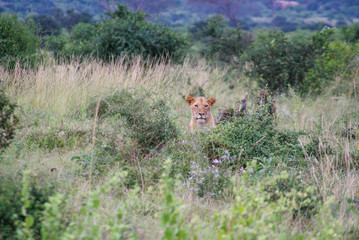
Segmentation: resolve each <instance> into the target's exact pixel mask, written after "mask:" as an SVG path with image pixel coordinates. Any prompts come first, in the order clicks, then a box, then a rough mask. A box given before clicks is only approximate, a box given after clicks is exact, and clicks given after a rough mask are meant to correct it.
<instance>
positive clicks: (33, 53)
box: [0, 14, 41, 68]
mask: <svg viewBox="0 0 359 240" xmlns="http://www.w3.org/2000/svg"><path fill="white" fill-rule="evenodd" d="M37 32H38V29H37V27H36V25H35V24H34V22H33V21H32V20H31V19H29V20H27V21H21V20H20V19H19V18H18V17H17V16H16V15H14V14H1V15H0V42H1V44H0V65H3V66H7V67H9V68H14V67H15V65H16V63H17V62H20V64H22V65H27V66H30V67H33V66H34V65H35V64H36V62H37V61H39V60H40V59H41V58H40V57H41V56H40V55H39V54H37V50H38V47H39V45H40V43H41V39H40V38H39V37H38V36H37V35H36V34H37Z"/></svg>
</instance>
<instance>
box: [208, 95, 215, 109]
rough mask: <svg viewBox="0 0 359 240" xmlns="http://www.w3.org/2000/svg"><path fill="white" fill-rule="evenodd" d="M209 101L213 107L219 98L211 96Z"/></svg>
mask: <svg viewBox="0 0 359 240" xmlns="http://www.w3.org/2000/svg"><path fill="white" fill-rule="evenodd" d="M207 101H208V103H209V105H211V107H212V106H213V105H214V104H215V103H216V101H217V100H216V98H215V97H211V98H209V99H208V100H207Z"/></svg>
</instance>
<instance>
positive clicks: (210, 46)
mask: <svg viewBox="0 0 359 240" xmlns="http://www.w3.org/2000/svg"><path fill="white" fill-rule="evenodd" d="M201 28H203V30H200V31H199V33H198V35H199V37H200V38H201V42H203V45H204V48H203V49H202V51H201V53H202V55H204V56H205V57H207V58H210V59H212V60H219V61H223V62H226V63H232V64H234V63H235V64H236V63H237V61H236V59H235V58H238V57H239V56H240V55H241V54H242V53H243V51H244V49H245V48H246V47H247V46H248V45H249V44H250V42H251V36H250V35H249V34H247V33H244V32H243V31H242V29H241V28H240V27H237V28H232V27H228V26H226V23H225V21H224V18H223V16H222V15H215V16H213V17H211V18H209V19H208V20H206V22H205V24H204V26H201Z"/></svg>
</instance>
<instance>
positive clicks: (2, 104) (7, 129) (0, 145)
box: [0, 88, 19, 150]
mask: <svg viewBox="0 0 359 240" xmlns="http://www.w3.org/2000/svg"><path fill="white" fill-rule="evenodd" d="M15 108H16V105H15V104H13V103H11V102H10V100H9V99H8V97H7V96H6V95H5V93H4V90H3V89H1V88H0V150H2V149H4V148H6V147H8V146H9V144H10V143H11V141H12V139H13V138H14V135H15V129H16V126H17V124H18V121H19V119H18V117H17V116H16V115H15V113H14V111H15Z"/></svg>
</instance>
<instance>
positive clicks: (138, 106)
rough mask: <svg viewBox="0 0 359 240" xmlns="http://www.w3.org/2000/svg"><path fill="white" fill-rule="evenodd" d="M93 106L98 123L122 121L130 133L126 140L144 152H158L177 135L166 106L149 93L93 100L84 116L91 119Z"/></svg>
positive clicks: (118, 93)
mask: <svg viewBox="0 0 359 240" xmlns="http://www.w3.org/2000/svg"><path fill="white" fill-rule="evenodd" d="M97 105H98V106H99V107H98V112H97V114H98V117H99V118H100V119H103V118H106V117H110V116H117V117H120V118H122V119H123V120H124V124H125V126H126V128H127V129H130V131H129V132H128V135H129V137H130V138H131V139H133V140H134V141H136V142H137V144H138V145H139V147H140V148H141V149H142V150H143V151H144V152H149V151H151V150H155V149H158V148H159V147H161V146H163V145H164V144H166V143H167V142H168V141H169V140H171V139H173V138H176V137H177V135H178V130H177V128H176V126H175V124H174V122H173V120H172V119H171V116H170V109H169V107H168V106H167V105H166V102H165V101H164V100H162V99H156V98H155V97H153V96H152V95H151V94H150V93H146V94H140V93H131V92H129V91H127V90H120V91H115V92H114V93H112V94H110V95H109V96H106V97H104V98H102V99H101V100H100V102H98V100H97V99H94V101H92V102H91V103H90V104H89V106H88V108H87V113H88V116H90V117H93V116H95V114H96V109H97Z"/></svg>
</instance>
